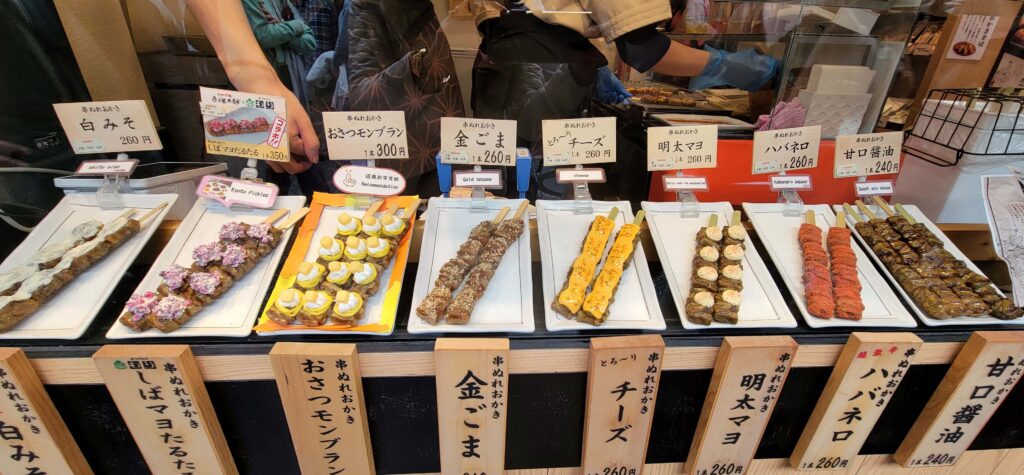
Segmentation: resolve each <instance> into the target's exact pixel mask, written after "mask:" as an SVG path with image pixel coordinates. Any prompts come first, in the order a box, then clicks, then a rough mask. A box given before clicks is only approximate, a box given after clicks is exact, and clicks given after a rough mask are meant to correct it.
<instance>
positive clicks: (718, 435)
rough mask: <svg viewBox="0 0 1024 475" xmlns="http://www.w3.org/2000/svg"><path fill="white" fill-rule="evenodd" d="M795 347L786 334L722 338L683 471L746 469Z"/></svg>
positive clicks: (738, 474)
mask: <svg viewBox="0 0 1024 475" xmlns="http://www.w3.org/2000/svg"><path fill="white" fill-rule="evenodd" d="M796 351H797V344H796V341H795V340H793V339H792V338H790V337H788V336H739V337H729V336H727V337H725V339H724V340H723V342H722V347H721V348H720V349H719V350H718V359H717V360H716V361H715V371H714V373H712V375H711V386H710V387H709V388H708V393H707V396H706V397H705V398H704V406H703V409H701V413H700V420H699V421H698V422H697V433H696V434H695V435H694V437H693V442H692V443H691V445H690V455H689V459H688V460H687V461H686V468H687V473H690V474H692V475H726V474H733V475H742V474H744V473H747V472H748V470H749V469H750V462H751V461H752V460H753V459H754V452H755V451H757V446H758V445H759V444H760V443H761V436H762V435H763V434H764V428H765V427H766V426H767V425H768V419H769V418H770V417H771V415H772V411H773V410H774V409H775V401H776V400H778V398H779V393H780V392H782V386H783V384H785V383H786V376H787V375H789V369H790V368H791V367H792V366H793V357H794V356H796Z"/></svg>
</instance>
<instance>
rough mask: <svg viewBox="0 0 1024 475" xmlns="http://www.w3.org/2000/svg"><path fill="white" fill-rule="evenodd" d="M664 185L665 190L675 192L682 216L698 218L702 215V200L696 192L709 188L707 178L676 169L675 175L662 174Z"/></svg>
mask: <svg viewBox="0 0 1024 475" xmlns="http://www.w3.org/2000/svg"><path fill="white" fill-rule="evenodd" d="M662 186H663V188H664V190H665V191H669V192H675V194H676V201H677V202H678V203H679V212H680V214H681V215H682V217H684V218H696V217H697V216H699V215H700V201H699V200H697V195H696V194H695V193H694V192H696V191H707V190H708V180H707V178H705V177H701V176H693V175H687V174H685V173H683V171H682V170H676V173H675V174H674V175H667V174H666V175H663V176H662Z"/></svg>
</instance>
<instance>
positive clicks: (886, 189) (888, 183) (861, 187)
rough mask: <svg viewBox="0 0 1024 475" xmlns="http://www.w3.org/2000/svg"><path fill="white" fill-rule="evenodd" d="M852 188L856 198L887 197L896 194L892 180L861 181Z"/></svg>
mask: <svg viewBox="0 0 1024 475" xmlns="http://www.w3.org/2000/svg"><path fill="white" fill-rule="evenodd" d="M854 186H855V187H856V189H855V191H856V192H857V196H889V195H892V194H893V193H895V192H896V190H895V188H896V187H895V186H893V183H892V180H879V181H862V182H857V183H855V184H854Z"/></svg>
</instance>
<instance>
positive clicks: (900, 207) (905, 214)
mask: <svg viewBox="0 0 1024 475" xmlns="http://www.w3.org/2000/svg"><path fill="white" fill-rule="evenodd" d="M896 211H898V212H899V213H900V215H901V216H903V217H904V218H906V220H907V221H909V222H910V224H917V220H916V219H914V217H913V216H911V215H910V213H909V212H907V209H906V208H904V207H903V205H901V204H899V203H896Z"/></svg>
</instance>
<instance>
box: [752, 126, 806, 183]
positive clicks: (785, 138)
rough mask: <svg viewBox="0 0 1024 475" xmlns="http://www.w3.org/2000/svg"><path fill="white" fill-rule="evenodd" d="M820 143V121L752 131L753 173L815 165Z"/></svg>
mask: <svg viewBox="0 0 1024 475" xmlns="http://www.w3.org/2000/svg"><path fill="white" fill-rule="evenodd" d="M820 145H821V126H820V125H813V126H809V127H797V128H794V129H779V130H766V131H758V132H754V163H753V168H754V170H753V174H754V175H761V174H765V173H778V172H784V171H786V170H802V169H805V168H815V167H817V166H818V147H819V146H820Z"/></svg>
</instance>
